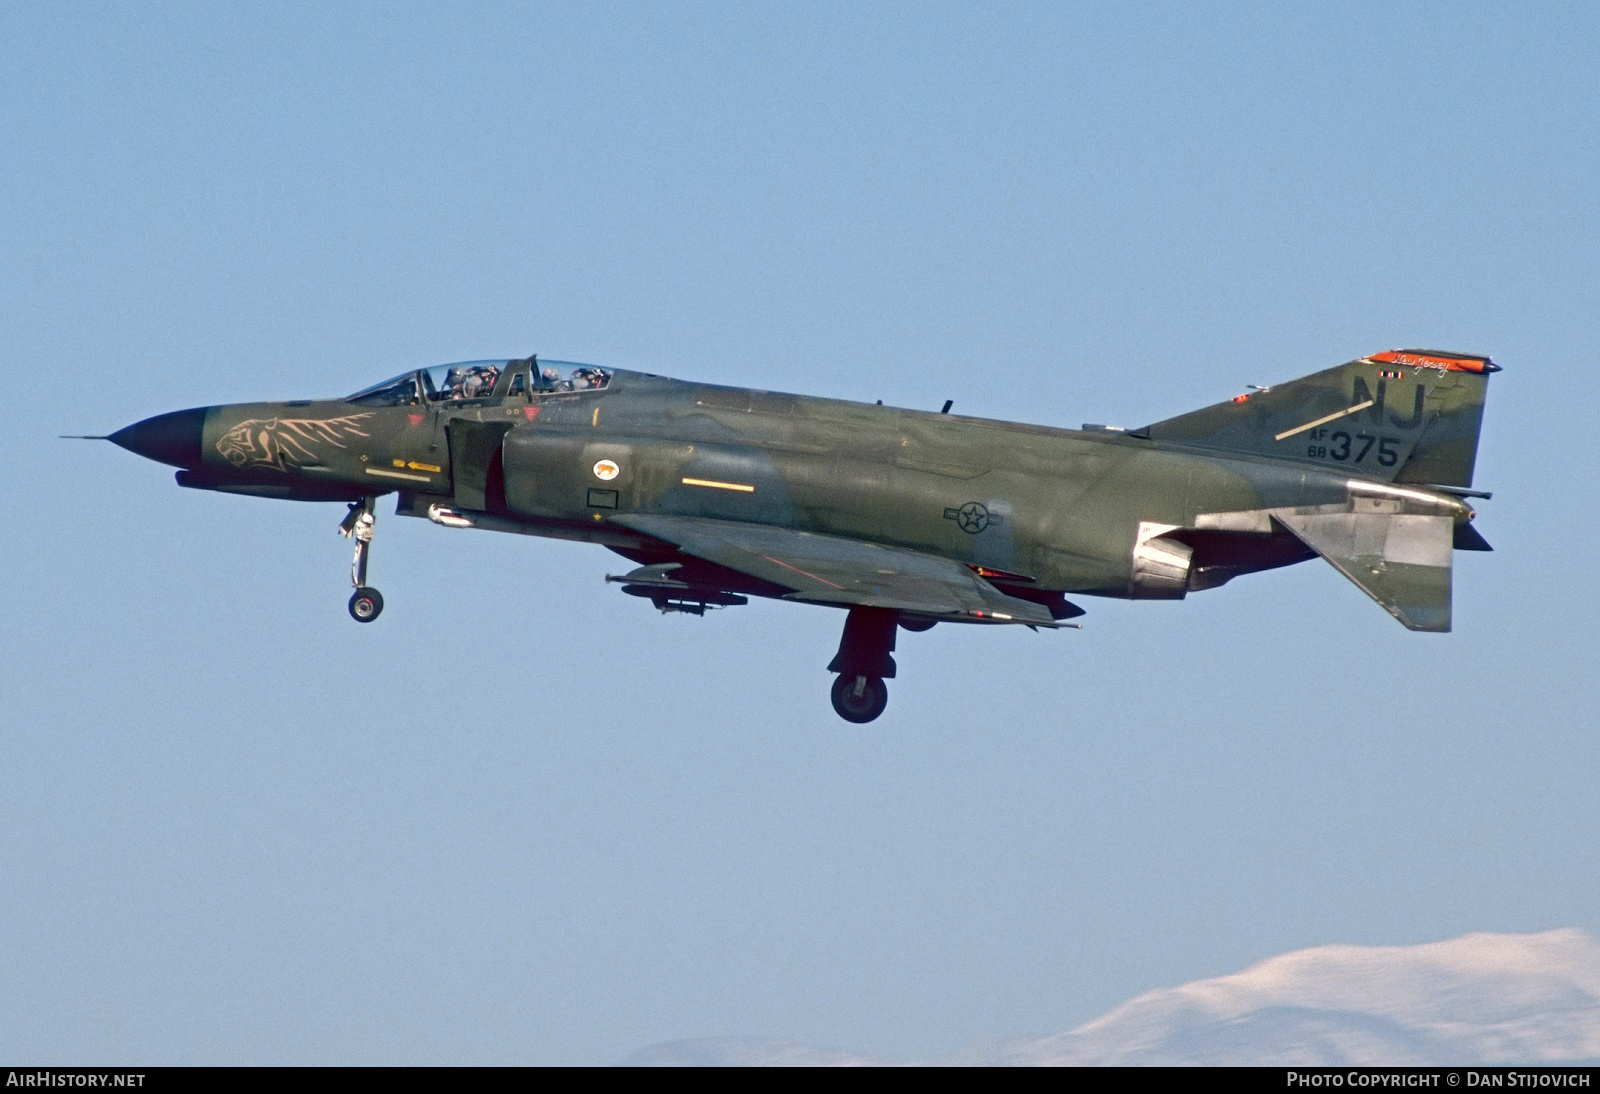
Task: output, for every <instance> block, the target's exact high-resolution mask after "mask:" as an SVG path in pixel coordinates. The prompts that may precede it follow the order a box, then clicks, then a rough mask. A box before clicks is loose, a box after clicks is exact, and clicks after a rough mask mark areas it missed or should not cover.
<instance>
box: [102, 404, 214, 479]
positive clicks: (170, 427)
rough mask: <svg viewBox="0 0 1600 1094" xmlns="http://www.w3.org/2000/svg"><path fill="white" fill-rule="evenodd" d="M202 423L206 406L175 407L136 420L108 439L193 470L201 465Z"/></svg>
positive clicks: (139, 452)
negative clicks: (174, 408) (151, 416)
mask: <svg viewBox="0 0 1600 1094" xmlns="http://www.w3.org/2000/svg"><path fill="white" fill-rule="evenodd" d="M205 424H206V408H205V407H203V406H202V407H196V408H195V409H194V410H175V411H173V412H172V413H171V414H157V415H156V416H155V417H154V418H146V419H145V420H144V421H142V422H135V423H133V424H132V425H130V426H128V427H127V428H125V429H119V430H117V431H116V432H115V433H113V434H111V436H110V437H109V438H108V439H109V440H110V441H111V443H112V444H115V445H121V446H122V447H123V448H126V449H127V450H128V451H129V452H134V453H137V454H138V455H141V456H143V457H144V458H145V459H147V460H155V461H156V462H157V463H169V464H171V465H172V466H173V467H184V468H188V469H189V470H190V471H196V470H199V468H200V431H201V430H202V429H203V428H205Z"/></svg>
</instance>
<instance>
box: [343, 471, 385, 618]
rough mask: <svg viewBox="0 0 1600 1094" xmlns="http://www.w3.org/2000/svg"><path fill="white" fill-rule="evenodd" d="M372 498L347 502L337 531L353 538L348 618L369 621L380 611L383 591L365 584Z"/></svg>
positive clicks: (374, 519)
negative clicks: (352, 590)
mask: <svg viewBox="0 0 1600 1094" xmlns="http://www.w3.org/2000/svg"><path fill="white" fill-rule="evenodd" d="M377 504H378V499H377V498H375V497H366V498H363V499H361V500H360V501H354V502H351V503H350V512H348V513H347V514H345V518H344V520H342V521H340V522H339V534H340V535H343V536H348V537H350V538H351V539H353V540H355V541H356V557H355V558H354V559H352V560H351V562H350V584H352V585H354V586H355V587H356V591H355V592H354V593H353V594H351V597H350V618H351V619H354V620H355V621H356V622H357V623H371V622H372V621H373V620H374V619H376V618H378V616H379V614H380V613H382V611H383V594H382V593H380V592H378V590H377V589H374V588H371V587H369V586H368V585H367V555H368V553H369V552H370V551H371V550H372V530H373V527H374V526H375V525H376V524H377V523H378V520H377V517H375V516H374V515H373V512H372V510H373V508H374V507H375V506H376V505H377Z"/></svg>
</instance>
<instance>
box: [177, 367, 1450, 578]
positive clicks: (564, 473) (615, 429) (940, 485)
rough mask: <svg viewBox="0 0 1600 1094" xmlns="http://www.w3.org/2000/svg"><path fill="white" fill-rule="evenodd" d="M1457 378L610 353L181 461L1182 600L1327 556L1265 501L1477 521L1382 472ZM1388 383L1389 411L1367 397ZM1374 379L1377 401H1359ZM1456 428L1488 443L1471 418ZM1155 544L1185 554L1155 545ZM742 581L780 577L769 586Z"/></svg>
mask: <svg viewBox="0 0 1600 1094" xmlns="http://www.w3.org/2000/svg"><path fill="white" fill-rule="evenodd" d="M1380 373H1382V374H1383V375H1380ZM1471 378H1472V379H1479V380H1481V377H1476V376H1475V377H1471ZM1454 379H1456V377H1453V376H1452V375H1451V374H1450V373H1449V372H1448V371H1446V370H1444V369H1432V370H1428V369H1421V370H1417V369H1413V370H1410V371H1409V372H1408V373H1407V374H1406V375H1404V376H1402V375H1401V371H1400V370H1389V369H1385V368H1383V363H1382V362H1380V363H1378V364H1373V363H1371V362H1366V363H1365V364H1364V363H1363V362H1353V363H1352V364H1351V365H1347V366H1342V367H1341V368H1339V369H1331V370H1328V372H1326V373H1320V374H1317V376H1315V377H1310V378H1307V380H1304V381H1298V382H1297V385H1298V390H1296V391H1295V392H1294V396H1293V401H1292V402H1291V403H1289V405H1287V406H1286V407H1284V408H1278V407H1275V406H1273V405H1272V400H1273V396H1274V394H1275V392H1276V391H1277V390H1278V389H1273V390H1272V391H1268V392H1265V393H1263V394H1262V395H1260V396H1257V397H1254V398H1253V399H1252V400H1251V401H1248V402H1245V401H1239V402H1235V403H1232V404H1228V403H1225V404H1221V405H1220V406H1218V407H1213V408H1209V409H1208V410H1204V411H1199V412H1196V413H1195V414H1193V415H1187V416H1185V417H1183V418H1178V419H1172V420H1171V421H1169V422H1166V423H1160V424H1158V425H1156V426H1151V427H1148V428H1146V429H1144V430H1138V431H1134V432H1131V433H1129V432H1121V431H1095V430H1086V431H1079V430H1064V429H1052V428H1046V427H1040V426H1029V425H1019V424H1013V423H1007V422H996V421H987V420H982V419H975V418H966V417H961V416H957V415H948V414H938V413H931V412H924V411H915V410H903V409H897V408H892V407H884V406H870V405H864V404H859V403H851V402H843V401H838V400H831V399H821V398H811V397H804V396H795V395H784V394H775V393H770V392H762V391H748V390H744V389H739V388H728V387H718V386H711V385H704V384H694V383H685V382H681V381H677V380H671V379H667V378H664V377H659V376H653V375H648V374H643V373H633V372H624V371H617V372H614V373H612V374H611V380H610V383H609V385H608V386H607V387H605V388H604V389H601V390H593V391H569V392H562V391H554V392H530V393H527V394H517V395H502V396H500V397H495V398H488V399H480V400H471V401H460V402H454V403H430V402H427V401H426V400H421V401H419V402H417V403H416V404H413V405H406V406H387V407H363V406H359V405H353V404H351V403H349V402H344V401H327V402H308V403H269V404H245V405H235V406H221V407H212V408H209V409H207V410H206V411H205V418H204V428H203V432H202V434H201V437H200V446H199V450H200V451H199V455H200V463H199V465H198V466H194V467H191V468H189V469H188V470H186V471H185V472H183V473H180V476H179V479H180V481H181V482H183V483H184V484H185V485H191V486H198V487H203V488H210V489H222V490H228V491H233V492H240V493H251V494H257V495H261V496H269V497H283V498H300V499H304V500H337V499H347V500H355V499H358V498H361V497H363V496H366V495H371V494H381V493H389V492H399V493H400V495H401V500H400V511H401V512H403V513H408V514H411V515H417V516H425V515H429V513H430V511H432V512H433V513H434V514H436V515H437V514H438V513H440V512H445V513H449V514H455V515H458V516H459V517H460V518H461V519H462V520H464V521H465V522H467V523H471V524H474V525H477V526H480V527H486V528H495V529H499V530H505V531H520V532H526V533H530V534H535V535H552V536H559V537H564V538H576V539H584V540H589V541H592V542H597V543H601V544H605V545H607V546H611V547H613V548H616V549H618V550H619V551H621V552H622V553H624V554H626V555H628V556H629V557H630V558H634V559H636V560H639V561H643V562H657V561H662V560H665V559H667V558H670V557H674V556H675V555H676V554H677V551H676V548H675V547H674V545H672V544H671V543H668V542H664V541H663V540H662V539H661V538H660V537H658V536H653V535H650V534H647V533H644V532H641V531H639V530H638V528H637V527H632V526H630V523H632V524H637V523H638V522H630V520H629V518H630V517H635V516H650V515H658V516H672V517H687V518H709V519H715V520H724V521H733V522H741V523H745V524H756V525H768V526H776V527H782V528H785V529H791V530H798V531H803V532H809V533H817V534H824V535H829V536H836V537H842V538H845V539H849V540H859V541H867V542H871V543H878V544H884V545H889V546H893V547H899V548H905V549H909V550H912V551H916V552H921V553H925V554H929V555H936V556H939V557H942V558H946V559H951V560H955V561H957V562H961V563H965V564H967V565H969V566H971V567H973V568H974V569H975V572H978V573H981V574H983V575H984V576H986V577H988V578H989V579H990V580H991V581H993V582H994V583H996V584H997V585H1000V586H1002V587H1004V588H1006V589H1007V591H1010V592H1019V591H1022V590H1033V591H1044V590H1050V591H1056V592H1063V593H1083V594H1090V595H1102V596H1121V597H1160V598H1170V597H1178V596H1182V595H1184V593H1185V592H1187V591H1192V590H1195V589H1199V588H1207V587H1211V586H1214V585H1218V584H1221V583H1222V582H1223V581H1225V580H1227V579H1228V578H1230V577H1232V576H1234V575H1235V574H1237V573H1242V572H1248V571H1251V570H1259V569H1265V568H1268V567H1272V566H1279V565H1284V564H1288V563H1292V562H1298V561H1302V560H1304V559H1307V558H1311V557H1314V552H1313V551H1312V550H1311V549H1310V548H1308V547H1307V546H1306V544H1305V543H1304V542H1302V540H1301V539H1300V538H1297V537H1296V536H1295V535H1294V534H1291V533H1290V532H1289V531H1287V530H1286V529H1285V528H1284V527H1282V526H1281V525H1279V524H1274V523H1273V522H1272V521H1271V520H1269V519H1267V518H1265V517H1262V516H1259V514H1264V513H1269V512H1277V511H1286V510H1314V509H1318V508H1326V507H1335V508H1340V507H1342V508H1343V509H1345V510H1347V511H1351V512H1354V511H1355V510H1356V509H1357V507H1358V503H1359V501H1360V499H1366V500H1367V504H1368V505H1369V507H1370V506H1378V507H1380V508H1381V509H1382V510H1383V511H1384V512H1386V513H1391V514H1427V515H1437V516H1448V517H1449V518H1450V520H1451V522H1452V523H1453V524H1460V523H1462V522H1464V521H1466V520H1467V519H1468V518H1469V517H1470V515H1471V510H1470V509H1469V508H1468V507H1467V506H1466V505H1465V503H1463V502H1462V501H1461V500H1459V498H1457V497H1455V496H1452V495H1450V494H1448V493H1444V492H1441V491H1438V490H1431V489H1426V488H1420V489H1419V488H1418V487H1417V486H1415V485H1413V486H1409V487H1405V488H1398V487H1396V486H1393V485H1389V484H1390V483H1392V482H1393V481H1394V480H1396V479H1397V478H1403V477H1404V476H1402V475H1401V472H1402V471H1403V470H1405V468H1406V467H1407V465H1408V464H1412V463H1413V462H1414V461H1413V460H1412V459H1411V457H1412V450H1413V449H1414V448H1415V447H1416V444H1417V441H1418V439H1419V438H1420V437H1421V436H1422V433H1423V431H1424V429H1425V428H1426V427H1425V425H1424V419H1426V422H1427V424H1430V425H1431V426H1432V427H1433V429H1434V430H1435V431H1436V433H1437V435H1439V436H1444V435H1446V434H1449V433H1451V429H1452V428H1454V426H1455V425H1460V423H1459V422H1458V419H1463V418H1467V417H1470V416H1471V415H1473V414H1475V413H1477V414H1481V406H1482V404H1481V396H1480V397H1479V398H1478V399H1477V401H1476V403H1475V404H1474V403H1473V401H1472V400H1471V399H1470V398H1468V399H1456V400H1454V401H1453V402H1452V400H1451V399H1450V390H1449V387H1448V386H1445V387H1444V388H1443V389H1442V390H1440V385H1441V383H1442V382H1444V381H1447V380H1454ZM1312 381H1316V383H1314V384H1313V383H1312ZM1289 386H1295V385H1289ZM1430 388H1432V389H1434V390H1430ZM1380 390H1381V391H1383V392H1384V393H1385V395H1386V396H1387V406H1385V405H1384V403H1383V402H1382V401H1379V403H1378V405H1377V407H1376V413H1375V414H1374V413H1373V407H1372V406H1371V405H1370V404H1371V403H1372V401H1373V400H1372V399H1371V395H1372V393H1373V392H1374V391H1380ZM1435 391H1438V394H1435ZM1364 393H1365V394H1366V396H1367V400H1366V401H1367V403H1368V404H1369V405H1367V406H1365V407H1364V408H1363V409H1360V410H1357V411H1356V412H1355V413H1353V414H1352V413H1351V412H1350V411H1349V410H1348V408H1349V407H1351V406H1353V405H1356V406H1359V405H1360V404H1361V403H1362V396H1363V394H1364ZM1430 399H1432V400H1435V401H1436V402H1437V405H1436V406H1433V407H1431V408H1430V407H1429V406H1428V400H1430ZM1330 408H1331V409H1330ZM1393 408H1398V409H1393ZM1430 409H1431V413H1429V412H1428V411H1429V410H1430ZM1284 413H1286V414H1287V415H1288V417H1287V418H1284V417H1283V414H1284ZM1324 413H1329V414H1333V415H1334V416H1335V417H1336V418H1338V419H1341V420H1339V421H1335V422H1332V423H1330V424H1329V425H1325V426H1322V427H1314V428H1310V429H1304V428H1302V429H1300V430H1299V431H1297V432H1296V435H1295V436H1293V437H1290V438H1285V439H1284V440H1283V441H1276V440H1272V439H1271V438H1272V436H1273V423H1274V422H1280V419H1282V420H1284V421H1287V420H1290V419H1294V420H1295V421H1296V423H1297V424H1298V423H1299V422H1304V421H1311V420H1313V419H1315V418H1317V417H1318V416H1320V415H1322V414H1324ZM1208 416H1209V417H1208ZM1257 419H1260V421H1257ZM1263 422H1264V423H1265V424H1262V423H1263ZM1280 424H1281V423H1280ZM1341 424H1347V426H1348V427H1347V428H1345V429H1342V430H1341V429H1340V428H1339V426H1340V425H1341ZM1454 432H1455V434H1460V435H1463V436H1465V435H1466V434H1468V433H1470V437H1471V442H1472V445H1473V446H1475V443H1476V432H1477V420H1476V418H1472V420H1471V421H1470V422H1468V423H1466V425H1461V426H1460V428H1455V429H1454ZM1330 433H1331V434H1334V436H1333V437H1332V438H1330V436H1329V434H1330ZM1219 437H1220V440H1219V439H1218V438H1219ZM1457 447H1458V448H1459V447H1460V445H1459V444H1458V446H1457ZM1363 448H1364V449H1365V451H1361V449H1363ZM1471 455H1472V453H1471V452H1468V453H1467V455H1466V460H1467V463H1466V472H1465V473H1466V475H1467V481H1468V482H1470V473H1471ZM1459 460H1460V454H1459V453H1458V454H1457V462H1458V463H1459ZM1446 471H1447V472H1448V469H1446ZM1434 477H1435V478H1439V477H1440V476H1437V475H1436V476H1434ZM1240 514H1245V515H1243V516H1241V515H1240ZM1250 514H1257V516H1251V515H1250ZM1156 538H1160V539H1161V540H1162V543H1163V545H1166V546H1170V545H1172V544H1177V545H1179V546H1180V547H1181V548H1186V549H1187V551H1188V555H1187V557H1186V558H1181V559H1174V558H1172V557H1170V552H1169V553H1168V557H1165V558H1162V557H1157V558H1155V559H1154V561H1153V562H1152V560H1151V559H1150V558H1149V557H1144V558H1141V548H1144V549H1145V550H1144V554H1145V555H1146V556H1149V555H1150V554H1151V551H1150V550H1149V549H1148V548H1147V545H1148V544H1149V543H1150V541H1151V540H1153V539H1156ZM1161 553H1162V552H1161V550H1160V548H1157V549H1156V550H1155V551H1154V554H1156V555H1157V556H1160V555H1161ZM1178 553H1179V554H1180V555H1181V554H1182V551H1181V550H1180V551H1179V552H1178ZM1180 563H1181V564H1180ZM1174 567H1175V569H1174ZM728 583H729V584H732V582H731V581H730V582H728ZM744 589H745V591H753V592H757V593H769V594H770V593H772V590H770V589H767V588H764V587H762V586H761V583H760V582H756V583H755V584H748V583H747V584H746V585H745V586H744Z"/></svg>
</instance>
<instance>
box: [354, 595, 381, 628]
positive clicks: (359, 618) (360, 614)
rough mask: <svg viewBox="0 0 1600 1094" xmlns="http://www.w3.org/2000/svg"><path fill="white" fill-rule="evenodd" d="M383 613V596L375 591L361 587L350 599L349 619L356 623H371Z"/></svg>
mask: <svg viewBox="0 0 1600 1094" xmlns="http://www.w3.org/2000/svg"><path fill="white" fill-rule="evenodd" d="M382 612H383V594H382V593H380V592H379V591H378V590H377V589H369V588H367V587H366V586H362V587H361V588H359V589H357V590H356V591H355V592H354V593H353V594H352V595H351V597H350V618H351V619H354V620H355V621H356V622H357V623H371V622H372V621H373V620H374V619H376V618H378V616H379V615H380V614H381V613H382Z"/></svg>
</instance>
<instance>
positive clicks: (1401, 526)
mask: <svg viewBox="0 0 1600 1094" xmlns="http://www.w3.org/2000/svg"><path fill="white" fill-rule="evenodd" d="M1272 515H1273V517H1274V518H1275V519H1276V520H1277V521H1278V522H1279V523H1280V524H1282V525H1283V526H1284V527H1286V528H1288V529H1289V531H1291V532H1293V533H1294V534H1295V535H1296V536H1298V537H1299V538H1300V540H1301V541H1302V542H1303V543H1304V544H1305V545H1306V546H1307V547H1309V548H1311V549H1312V550H1313V551H1315V552H1317V554H1319V555H1321V556H1322V557H1323V558H1325V559H1327V560H1328V562H1329V563H1331V564H1332V565H1333V568H1334V569H1336V570H1338V571H1339V572H1340V573H1341V574H1343V575H1344V576H1345V577H1348V578H1349V579H1350V580H1351V581H1353V582H1355V584H1356V585H1357V586H1358V587H1359V588H1360V589H1361V591H1362V592H1364V593H1366V594H1367V595H1368V596H1370V597H1372V599H1374V600H1376V601H1377V602H1378V603H1379V604H1381V605H1382V606H1383V608H1384V610H1385V611H1387V612H1388V613H1389V614H1390V615H1392V616H1394V617H1395V618H1396V619H1398V620H1399V621H1400V622H1401V623H1402V624H1404V625H1405V627H1406V628H1407V629H1408V630H1413V631H1438V632H1444V631H1448V630H1449V629H1450V562H1451V548H1452V541H1453V538H1454V529H1455V522H1454V521H1453V520H1452V519H1451V518H1450V517H1447V516H1420V515H1413V514H1395V513H1351V512H1318V511H1315V510H1313V511H1309V512H1308V511H1305V510H1295V509H1275V510H1273V511H1272Z"/></svg>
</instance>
